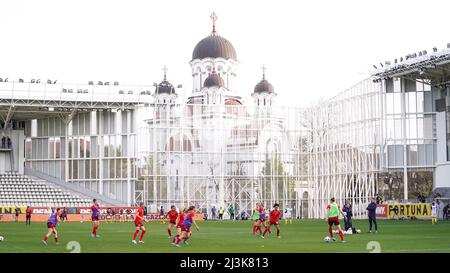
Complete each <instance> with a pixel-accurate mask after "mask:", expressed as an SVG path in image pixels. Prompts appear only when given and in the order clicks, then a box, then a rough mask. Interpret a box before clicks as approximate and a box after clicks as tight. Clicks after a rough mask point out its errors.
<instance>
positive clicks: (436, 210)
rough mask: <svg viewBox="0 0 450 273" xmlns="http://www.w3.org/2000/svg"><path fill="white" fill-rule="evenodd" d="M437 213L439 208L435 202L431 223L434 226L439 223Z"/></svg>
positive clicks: (432, 208)
mask: <svg viewBox="0 0 450 273" xmlns="http://www.w3.org/2000/svg"><path fill="white" fill-rule="evenodd" d="M437 212H438V206H437V204H436V203H435V202H433V203H431V223H432V224H433V225H434V224H436V223H437V217H438V215H437Z"/></svg>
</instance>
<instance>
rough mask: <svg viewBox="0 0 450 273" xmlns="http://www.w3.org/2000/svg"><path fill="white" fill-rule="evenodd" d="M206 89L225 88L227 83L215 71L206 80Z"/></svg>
mask: <svg viewBox="0 0 450 273" xmlns="http://www.w3.org/2000/svg"><path fill="white" fill-rule="evenodd" d="M203 86H204V87H213V86H215V87H224V86H225V82H224V81H223V79H222V77H220V75H219V74H217V73H216V70H215V69H213V71H212V73H211V74H209V76H208V78H206V80H205V82H204V83H203Z"/></svg>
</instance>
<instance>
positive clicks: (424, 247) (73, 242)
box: [0, 220, 450, 253]
mask: <svg viewBox="0 0 450 273" xmlns="http://www.w3.org/2000/svg"><path fill="white" fill-rule="evenodd" d="M198 223H199V225H200V231H199V232H197V231H196V230H195V229H193V235H192V238H191V239H190V240H189V245H188V246H185V245H183V243H181V244H180V245H181V247H180V248H176V247H173V246H172V245H170V242H171V240H170V239H168V234H167V224H166V223H164V224H161V223H160V222H149V223H147V224H146V228H147V234H146V235H145V237H144V241H145V243H144V244H137V245H135V244H132V243H131V237H132V235H133V232H134V225H133V223H132V222H129V223H104V222H102V223H101V225H100V228H99V230H98V234H99V235H100V236H101V237H100V238H92V237H91V236H90V233H91V231H92V223H90V222H85V223H79V222H65V223H61V224H60V225H59V226H58V228H57V229H58V232H59V240H60V244H59V245H55V243H54V240H53V237H51V238H49V244H48V246H45V245H44V244H43V243H42V242H41V240H42V238H43V236H44V235H45V233H46V231H47V228H46V224H45V223H38V222H36V223H32V224H31V226H25V223H8V222H0V236H3V237H4V238H5V239H4V241H3V242H0V253H6V252H10V253H32V252H33V253H62V252H66V253H68V252H72V251H74V249H75V250H77V246H79V251H80V252H81V253H102V252H116V253H130V252H157V253H194V252H202V253H224V252H230V253H255V252H266V253H277V252H282V253H283V252H284V253H287V252H294V253H301V252H308V253H311V252H312V253H316V252H360V253H367V252H371V251H373V249H374V247H375V248H377V247H378V246H379V250H380V252H382V253H383V252H399V253H405V252H447V253H450V221H447V222H443V221H440V222H438V224H437V225H434V226H433V225H431V221H410V220H402V221H401V220H381V221H379V232H378V233H377V234H371V233H367V231H368V223H367V221H364V220H354V224H353V225H354V226H355V227H357V228H360V229H361V230H362V232H361V233H360V234H352V235H345V240H346V241H347V243H345V244H342V243H340V242H339V237H338V236H337V235H335V236H337V238H338V240H337V241H336V242H329V243H328V242H324V240H323V238H324V237H325V236H328V228H327V225H326V222H325V221H324V220H322V221H321V220H296V221H293V223H292V224H287V225H286V224H285V223H284V222H282V224H281V238H277V237H276V236H275V228H272V233H273V235H272V236H266V237H265V238H261V237H258V236H254V235H252V233H251V225H252V222H251V221H236V222H231V221H223V222H218V221H215V222H211V221H199V222H198Z"/></svg>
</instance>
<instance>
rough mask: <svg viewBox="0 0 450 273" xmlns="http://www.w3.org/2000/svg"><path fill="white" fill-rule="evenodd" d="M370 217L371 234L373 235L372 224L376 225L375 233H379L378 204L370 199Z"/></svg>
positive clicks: (368, 209) (368, 208) (368, 207)
mask: <svg viewBox="0 0 450 273" xmlns="http://www.w3.org/2000/svg"><path fill="white" fill-rule="evenodd" d="M367 211H368V216H369V233H372V223H373V224H374V225H375V233H378V225H377V217H376V215H377V203H375V200H374V199H373V198H371V199H370V203H369V205H368V206H367Z"/></svg>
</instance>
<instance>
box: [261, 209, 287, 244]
mask: <svg viewBox="0 0 450 273" xmlns="http://www.w3.org/2000/svg"><path fill="white" fill-rule="evenodd" d="M281 214H282V213H281V211H280V206H279V205H278V204H275V205H273V210H271V211H270V214H269V217H270V218H269V225H267V226H266V228H265V229H264V233H263V236H264V235H266V232H269V233H270V234H272V232H271V231H270V227H271V226H272V225H275V228H276V229H277V236H278V238H281V237H280V222H279V221H280V217H281Z"/></svg>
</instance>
